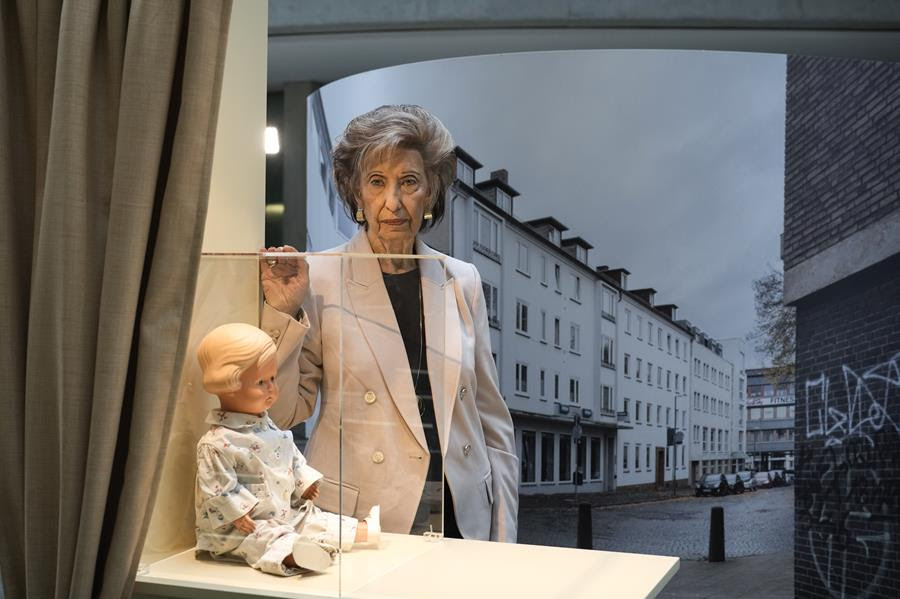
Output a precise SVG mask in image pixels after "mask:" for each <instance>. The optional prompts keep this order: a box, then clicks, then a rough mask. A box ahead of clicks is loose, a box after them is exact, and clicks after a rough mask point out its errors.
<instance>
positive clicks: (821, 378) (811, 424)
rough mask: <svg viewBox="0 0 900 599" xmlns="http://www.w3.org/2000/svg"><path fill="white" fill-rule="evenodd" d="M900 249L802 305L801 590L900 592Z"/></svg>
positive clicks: (806, 593) (811, 593)
mask: <svg viewBox="0 0 900 599" xmlns="http://www.w3.org/2000/svg"><path fill="white" fill-rule="evenodd" d="M898 272H900V255H895V256H894V257H893V258H891V259H889V260H885V261H883V262H881V263H880V264H878V265H876V266H873V267H871V268H869V269H867V270H865V271H862V272H861V273H858V274H856V275H853V276H851V277H849V278H847V279H844V280H843V281H841V282H839V283H836V284H835V285H832V286H831V287H829V288H828V289H826V290H823V291H822V292H819V293H817V294H814V295H812V296H809V297H808V298H806V299H805V300H803V301H801V303H800V304H799V305H798V306H797V347H798V354H797V368H798V370H797V381H798V382H797V389H796V393H797V410H796V431H795V438H796V452H797V453H796V457H797V460H796V473H797V485H796V487H795V510H796V511H795V535H796V536H795V540H794V552H795V553H794V585H795V593H796V596H797V597H828V596H829V591H830V595H831V596H834V597H847V598H850V597H900V544H898V541H900V277H898V276H897V273H898Z"/></svg>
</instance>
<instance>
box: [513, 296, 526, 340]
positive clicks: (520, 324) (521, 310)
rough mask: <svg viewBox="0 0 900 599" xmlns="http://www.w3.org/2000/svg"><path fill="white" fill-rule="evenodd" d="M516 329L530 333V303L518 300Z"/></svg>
mask: <svg viewBox="0 0 900 599" xmlns="http://www.w3.org/2000/svg"><path fill="white" fill-rule="evenodd" d="M516 331H517V332H519V333H524V334H526V335H527V334H528V304H526V303H525V302H523V301H522V300H518V299H517V300H516Z"/></svg>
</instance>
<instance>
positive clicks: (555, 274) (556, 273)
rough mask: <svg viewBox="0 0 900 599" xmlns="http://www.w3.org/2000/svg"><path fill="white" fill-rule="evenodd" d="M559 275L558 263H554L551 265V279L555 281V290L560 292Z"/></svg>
mask: <svg viewBox="0 0 900 599" xmlns="http://www.w3.org/2000/svg"><path fill="white" fill-rule="evenodd" d="M561 277H562V275H561V274H560V272H559V264H554V265H553V280H554V282H555V283H556V290H557V291H559V292H562V285H561V281H560V278H561Z"/></svg>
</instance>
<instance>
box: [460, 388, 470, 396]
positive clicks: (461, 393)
mask: <svg viewBox="0 0 900 599" xmlns="http://www.w3.org/2000/svg"><path fill="white" fill-rule="evenodd" d="M468 392H469V390H468V389H466V388H465V387H463V388H462V389H460V390H459V398H460V399H465V398H466V393H468Z"/></svg>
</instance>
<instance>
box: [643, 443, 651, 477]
mask: <svg viewBox="0 0 900 599" xmlns="http://www.w3.org/2000/svg"><path fill="white" fill-rule="evenodd" d="M644 449H645V450H646V452H647V453H646V458H647V459H646V460H644V461H645V462H646V463H647V470H648V471H649V470H653V463H652V462H651V461H650V446H649V445H648V446H647V447H645V448H644Z"/></svg>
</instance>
